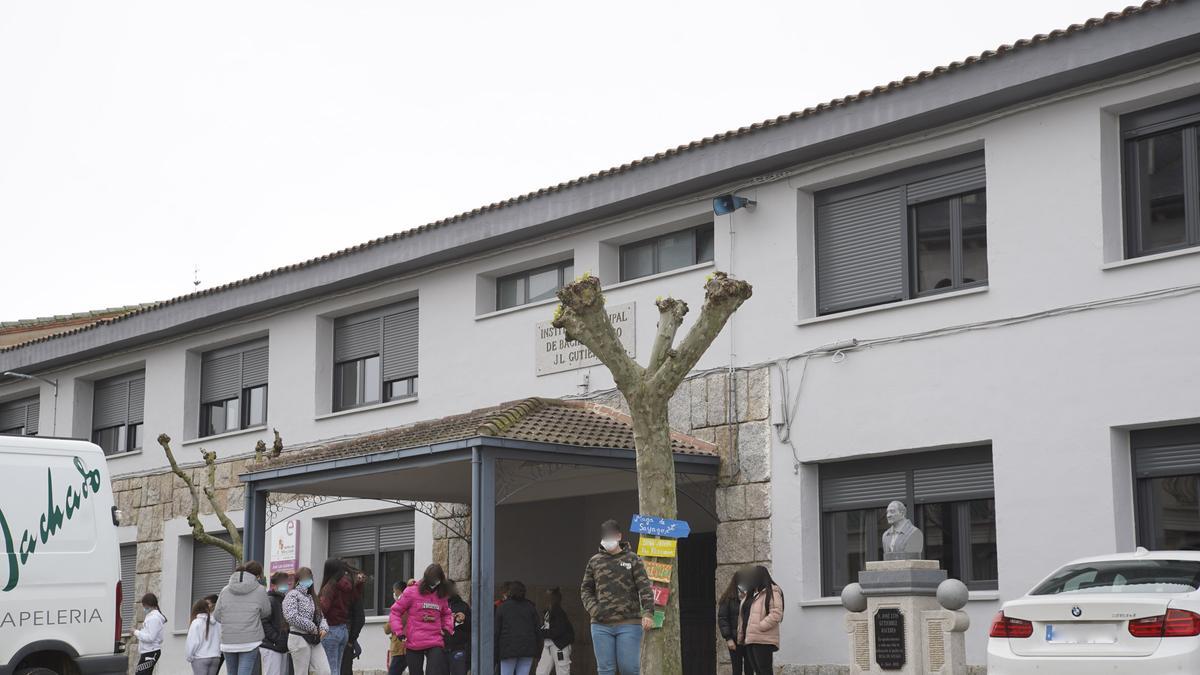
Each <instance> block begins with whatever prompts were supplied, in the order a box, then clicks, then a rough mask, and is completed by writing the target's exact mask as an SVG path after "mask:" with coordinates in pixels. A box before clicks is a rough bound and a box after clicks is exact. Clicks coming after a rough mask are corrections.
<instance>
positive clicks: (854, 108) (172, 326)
mask: <svg viewBox="0 0 1200 675" xmlns="http://www.w3.org/2000/svg"><path fill="white" fill-rule="evenodd" d="M1198 49H1200V4H1197V3H1172V4H1171V5H1168V6H1165V7H1163V8H1162V9H1161V10H1159V11H1154V12H1146V13H1144V14H1142V15H1140V16H1138V17H1137V19H1136V20H1128V21H1119V22H1116V23H1113V24H1111V25H1104V26H1099V27H1097V28H1095V29H1092V30H1088V31H1083V32H1079V33H1074V34H1070V35H1067V36H1066V37H1063V38H1060V39H1056V40H1052V41H1048V42H1044V43H1038V44H1035V45H1033V46H1032V47H1028V48H1023V49H1019V50H1014V51H1011V52H1008V53H1006V54H1004V55H1003V56H1002V57H996V58H991V59H988V60H986V61H981V62H979V63H976V64H974V65H971V66H970V67H966V68H962V69H960V70H956V71H954V72H950V73H946V74H943V75H940V76H937V77H932V78H929V79H925V80H923V81H921V82H919V83H917V84H914V85H911V86H905V87H901V88H899V89H896V90H890V91H883V92H880V93H876V94H872V95H870V96H868V97H866V98H863V99H861V100H857V101H854V102H852V103H848V104H845V105H842V106H838V107H835V108H833V109H829V110H826V111H824V112H820V113H817V114H812V115H808V116H802V117H799V118H797V119H793V120H788V121H784V122H781V123H779V124H775V125H772V126H768V127H764V128H762V129H758V130H755V131H753V132H752V133H746V134H741V135H736V136H733V137H731V138H729V139H728V140H723V141H721V142H717V143H710V144H704V145H700V146H699V147H696V148H695V149H690V150H686V151H683V152H681V153H679V154H678V155H675V156H672V157H669V158H666V159H662V160H660V161H655V162H650V163H646V164H643V165H640V166H637V167H634V168H631V169H629V170H625V171H620V172H616V173H613V174H611V175H607V176H604V177H602V178H598V179H596V180H589V181H586V182H581V183H578V184H576V185H573V186H571V187H569V188H566V189H562V190H557V191H550V192H547V193H545V194H540V195H538V196H535V197H531V198H528V199H523V200H520V201H518V202H516V203H513V204H511V205H507V206H504V207H503V208H497V209H492V210H486V211H483V212H481V213H478V214H476V215H471V216H468V217H464V218H462V219H460V220H458V221H457V222H453V223H450V224H448V225H442V226H434V227H427V228H424V229H422V230H421V231H419V232H416V233H414V234H411V235H408V236H402V237H399V238H396V239H393V240H391V241H389V242H386V243H383V244H378V245H371V246H366V247H362V248H361V249H359V250H355V251H354V252H352V253H349V254H346V255H339V256H331V257H329V258H328V259H325V260H320V261H318V262H315V263H313V264H307V265H300V266H297V268H296V269H289V270H285V271H281V272H277V273H271V274H266V275H262V276H261V278H256V279H253V280H250V281H248V282H245V283H239V284H235V285H233V287H231V288H228V289H225V290H221V291H219V292H213V293H208V294H200V295H198V296H196V297H189V298H187V299H185V300H181V301H178V302H172V303H167V304H165V305H163V306H160V307H157V308H154V309H152V310H149V311H143V312H138V313H135V314H134V315H132V316H129V317H127V318H124V319H122V320H120V321H114V322H112V323H108V324H104V325H100V326H96V327H95V328H91V329H86V330H81V331H78V332H74V333H70V334H66V335H60V336H58V337H55V338H54V339H48V340H44V341H36V342H31V343H28V344H26V345H24V346H22V347H19V348H17V349H12V350H9V351H4V352H0V372H2V371H5V370H17V371H25V372H29V371H33V372H38V371H44V370H47V369H52V368H55V367H58V366H62V365H64V364H67V363H70V362H72V361H76V360H79V359H82V358H86V357H89V356H93V355H96V354H100V353H104V352H108V351H112V350H115V349H120V348H126V347H133V346H136V345H140V344H145V343H148V342H151V341H153V340H157V339H161V338H166V337H170V336H173V335H179V334H183V333H186V332H189V331H192V330H195V329H197V328H200V327H204V326H208V325H213V324H217V323H220V322H226V321H230V320H233V319H237V318H242V317H245V316H249V315H253V314H255V313H257V312H260V311H262V310H265V309H267V308H271V307H278V306H281V305H285V304H288V303H292V302H297V301H302V300H305V299H309V298H312V297H316V296H320V295H324V294H327V293H330V292H334V291H337V290H342V289H345V288H351V287H354V286H358V285H361V284H364V283H369V282H372V281H376V280H381V279H386V278H389V277H392V276H395V275H397V274H401V273H407V272H412V271H416V270H419V269H422V268H425V267H428V266H430V265H434V264H437V263H441V262H446V261H449V260H453V259H456V258H460V257H463V256H467V255H470V254H473V253H477V252H480V251H484V250H487V249H491V248H494V247H496V246H501V245H504V244H507V243H511V242H516V241H520V240H523V239H528V238H531V237H536V236H539V235H543V234H546V233H549V232H554V231H558V230H562V229H565V228H569V227H573V226H576V225H580V224H583V223H586V222H589V221H595V220H597V219H601V218H605V217H611V216H615V215H618V214H620V213H624V212H628V211H631V210H635V209H638V208H642V207H646V206H651V205H653V204H655V203H661V202H663V201H666V200H670V199H674V198H677V197H681V196H685V195H690V194H696V193H702V192H704V191H705V190H708V189H713V188H716V187H718V186H721V185H723V184H726V183H729V182H731V181H735V180H739V179H742V178H746V177H750V176H754V175H759V174H762V173H767V172H770V171H773V170H778V169H781V168H784V167H788V166H794V165H796V164H801V163H803V162H806V161H811V160H813V159H816V158H819V157H822V156H829V155H833V154H836V153H840V152H845V151H849V150H853V149H856V148H862V147H866V146H870V145H874V144H877V143H880V142H884V141H887V140H888V139H892V138H897V137H901V136H905V135H909V134H912V133H916V132H919V131H922V130H926V129H931V128H936V127H940V126H944V125H946V124H951V123H954V122H956V121H960V120H965V119H970V118H973V117H976V116H978V115H981V114H984V113H987V112H990V111H995V110H998V109H1003V108H1005V107H1008V106H1012V105H1016V104H1020V103H1023V102H1026V101H1031V100H1035V99H1038V98H1041V97H1043V96H1046V95H1049V94H1052V93H1055V92H1060V91H1063V90H1067V89H1071V88H1074V87H1078V86H1081V85H1085V84H1089V83H1093V82H1096V81H1100V80H1104V79H1108V78H1111V77H1114V76H1118V75H1121V74H1125V73H1129V72H1135V71H1138V70H1142V69H1144V68H1147V67H1151V66H1154V65H1156V64H1161V63H1164V62H1168V61H1171V60H1174V59H1178V58H1181V57H1184V56H1187V55H1189V54H1195V53H1196V52H1197V51H1198Z"/></svg>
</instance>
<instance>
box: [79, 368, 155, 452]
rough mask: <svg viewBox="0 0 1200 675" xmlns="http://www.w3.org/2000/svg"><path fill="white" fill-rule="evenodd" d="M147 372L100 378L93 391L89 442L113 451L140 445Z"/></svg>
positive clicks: (125, 449)
mask: <svg viewBox="0 0 1200 675" xmlns="http://www.w3.org/2000/svg"><path fill="white" fill-rule="evenodd" d="M145 398H146V373H145V371H138V372H136V373H131V374H129V375H121V376H119V377H114V378H110V379H107V380H102V381H100V382H97V383H96V386H95V389H94V392H93V395H92V442H93V443H95V444H96V445H99V446H100V447H101V448H103V449H104V454H106V455H115V454H117V453H121V452H129V451H130V450H138V449H141V447H142V408H143V407H144V402H145Z"/></svg>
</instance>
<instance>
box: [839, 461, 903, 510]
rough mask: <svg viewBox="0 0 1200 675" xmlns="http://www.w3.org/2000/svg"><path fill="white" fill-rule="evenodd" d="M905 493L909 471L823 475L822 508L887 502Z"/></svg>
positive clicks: (849, 507)
mask: <svg viewBox="0 0 1200 675" xmlns="http://www.w3.org/2000/svg"><path fill="white" fill-rule="evenodd" d="M907 494H908V474H907V473H906V472H904V471H892V472H888V473H874V474H866V475H858V476H839V477H831V478H822V480H821V509H822V510H823V511H848V510H851V509H869V508H876V507H880V506H887V505H888V503H889V502H891V501H892V500H895V499H901V500H903V498H904V496H905V495H907Z"/></svg>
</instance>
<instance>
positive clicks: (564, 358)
mask: <svg viewBox="0 0 1200 675" xmlns="http://www.w3.org/2000/svg"><path fill="white" fill-rule="evenodd" d="M634 310H635V304H634V303H632V302H628V303H625V304H623V305H613V306H611V307H609V308H608V320H609V321H611V322H612V325H613V328H615V329H617V337H618V338H619V339H620V340H621V346H622V347H624V348H625V351H626V352H628V354H629V356H631V357H635V356H637V343H636V342H635V340H634V337H635V335H634V325H635V320H634V313H635V312H634ZM535 328H536V330H537V333H536V336H535V343H534V344H535V346H534V349H536V350H537V354H535V355H534V362H535V363H536V364H537V374H538V375H549V374H550V373H560V372H562V371H564V370H575V369H576V368H589V367H591V366H598V365H600V359H598V358H596V355H595V354H593V353H592V350H590V349H588V348H587V347H584V346H583V345H581V344H579V343H578V342H575V341H574V340H568V339H567V337H566V335H564V334H563V331H562V329H561V328H555V327H554V326H551V325H550V322H549V321H542V322H540V323H538V324H537V326H535Z"/></svg>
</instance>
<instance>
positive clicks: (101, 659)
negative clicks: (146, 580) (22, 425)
mask: <svg viewBox="0 0 1200 675" xmlns="http://www.w3.org/2000/svg"><path fill="white" fill-rule="evenodd" d="M117 520H118V514H117V510H116V507H114V506H113V493H112V484H111V482H110V481H109V476H108V465H107V463H106V462H105V459H104V452H103V451H101V450H100V448H99V447H98V446H96V445H93V444H92V443H87V442H84V441H73V440H64V439H55V438H35V437H29V436H0V547H3V549H2V555H0V675H90V674H92V673H96V674H101V675H108V674H110V673H111V674H112V675H117V674H118V673H121V674H123V673H125V671H126V668H127V665H128V661H127V658H126V656H125V654H124V647H123V645H122V644H121V590H122V589H121V561H120V547H119V544H118V542H117ZM125 592H126V593H132V592H133V589H132V588H129V589H125Z"/></svg>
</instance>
